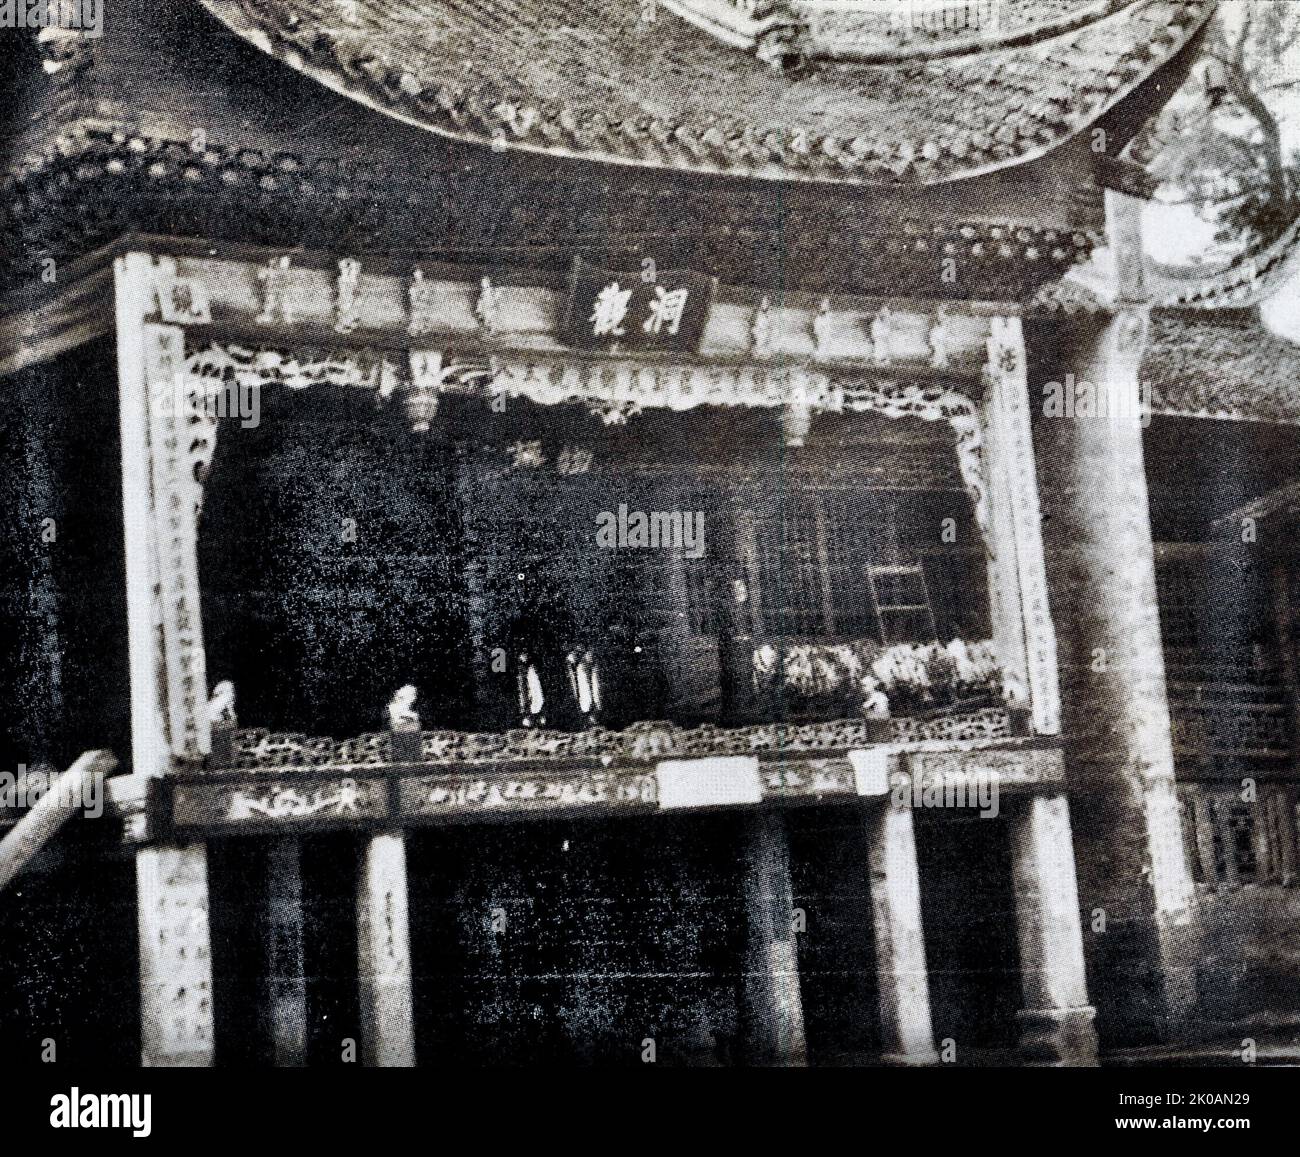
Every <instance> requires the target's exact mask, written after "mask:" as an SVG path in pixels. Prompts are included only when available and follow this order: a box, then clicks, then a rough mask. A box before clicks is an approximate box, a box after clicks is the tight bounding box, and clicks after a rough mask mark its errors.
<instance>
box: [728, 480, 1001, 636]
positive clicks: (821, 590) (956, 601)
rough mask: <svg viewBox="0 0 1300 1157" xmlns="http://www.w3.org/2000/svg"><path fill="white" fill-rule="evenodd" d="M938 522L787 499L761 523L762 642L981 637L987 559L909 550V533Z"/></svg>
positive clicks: (806, 493) (838, 501) (892, 503)
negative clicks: (979, 592) (980, 593)
mask: <svg viewBox="0 0 1300 1157" xmlns="http://www.w3.org/2000/svg"><path fill="white" fill-rule="evenodd" d="M932 521H933V519H932V518H930V517H929V516H922V515H921V514H920V513H919V512H918V511H916V510H914V509H912V508H911V507H910V506H909V505H908V504H907V503H906V502H905V501H904V500H902V499H900V498H899V497H898V496H886V495H874V496H872V497H871V498H870V499H864V498H863V497H862V496H861V495H860V494H854V493H852V492H845V491H834V490H830V491H824V492H823V491H815V490H803V491H800V492H797V493H792V494H790V495H787V496H786V497H784V498H783V500H782V503H781V504H780V506H779V507H778V508H777V509H775V510H771V511H768V512H765V515H764V516H762V517H758V518H756V519H755V520H754V523H753V528H754V534H753V539H754V551H755V556H756V560H755V561H756V568H755V569H756V571H757V581H758V586H759V590H758V591H757V592H756V593H757V596H758V605H759V607H760V612H761V620H762V628H763V632H764V633H765V634H767V635H769V636H782V637H787V638H806V639H840V640H847V639H874V640H876V641H879V642H883V643H899V642H928V641H930V640H933V639H935V638H939V637H940V636H941V635H942V636H944V637H948V636H952V635H959V634H963V633H965V632H967V631H971V632H973V633H979V628H978V627H974V626H973V624H974V623H975V622H976V620H978V619H979V618H981V617H982V610H983V608H982V604H981V603H980V601H979V600H978V599H976V598H974V597H973V596H972V591H971V588H972V587H975V588H978V589H982V583H983V571H982V557H980V556H978V555H975V554H971V553H968V552H966V551H965V550H958V549H948V550H940V549H936V548H935V547H934V546H933V545H927V546H924V547H922V546H921V545H919V544H918V543H916V542H909V541H907V537H906V535H905V534H904V533H903V528H904V527H915V526H929V525H930V523H931V522H932ZM963 597H964V599H965V600H966V603H965V604H963V603H962V602H961V600H962V598H963Z"/></svg>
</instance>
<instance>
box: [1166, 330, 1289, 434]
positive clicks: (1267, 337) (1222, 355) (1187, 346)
mask: <svg viewBox="0 0 1300 1157" xmlns="http://www.w3.org/2000/svg"><path fill="white" fill-rule="evenodd" d="M1142 378H1143V380H1144V381H1145V382H1148V383H1149V384H1150V386H1151V391H1152V406H1153V408H1154V410H1155V412H1156V413H1158V414H1169V415H1178V416H1182V417H1197V418H1230V419H1236V420H1239V421H1247V422H1284V423H1288V424H1295V423H1300V346H1298V345H1296V344H1295V343H1294V342H1291V341H1288V340H1287V339H1285V338H1281V337H1278V336H1277V335H1276V334H1273V333H1271V332H1269V330H1268V329H1266V328H1265V327H1264V325H1263V323H1262V322H1261V321H1260V320H1259V318H1258V317H1257V316H1256V314H1255V313H1254V311H1251V310H1243V311H1232V312H1227V311H1225V312H1224V313H1222V314H1218V315H1208V314H1205V313H1201V312H1191V311H1179V310H1157V311H1155V312H1154V313H1153V314H1152V315H1151V339H1150V345H1149V346H1148V348H1147V352H1146V355H1145V358H1144V360H1143V363H1142Z"/></svg>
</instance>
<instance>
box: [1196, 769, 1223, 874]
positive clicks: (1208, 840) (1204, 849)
mask: <svg viewBox="0 0 1300 1157" xmlns="http://www.w3.org/2000/svg"><path fill="white" fill-rule="evenodd" d="M1191 791H1192V816H1193V822H1194V823H1195V825H1196V855H1197V858H1198V859H1199V860H1200V862H1201V879H1203V880H1204V881H1205V883H1206V884H1207V885H1208V886H1209V887H1211V888H1217V887H1218V886H1219V883H1220V880H1219V869H1218V865H1217V864H1216V863H1215V861H1214V809H1213V807H1212V806H1211V804H1210V801H1209V800H1208V799H1207V798H1206V795H1205V789H1204V788H1203V787H1202V786H1201V785H1200V784H1193V785H1192V788H1191Z"/></svg>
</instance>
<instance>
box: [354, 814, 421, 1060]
mask: <svg viewBox="0 0 1300 1157" xmlns="http://www.w3.org/2000/svg"><path fill="white" fill-rule="evenodd" d="M357 955H358V967H357V974H358V979H359V982H360V989H361V1059H362V1063H363V1064H366V1065H370V1066H372V1067H376V1068H410V1067H412V1066H413V1065H414V1064H415V1028H414V1023H413V1017H414V1011H413V1008H412V1003H411V944H410V932H409V927H408V917H407V893H406V839H405V837H404V836H403V835H402V834H401V833H400V832H386V833H384V834H383V835H377V836H373V837H371V838H370V840H369V842H368V843H367V844H366V847H365V850H364V851H363V853H362V859H361V873H360V878H359V880H358V882H357Z"/></svg>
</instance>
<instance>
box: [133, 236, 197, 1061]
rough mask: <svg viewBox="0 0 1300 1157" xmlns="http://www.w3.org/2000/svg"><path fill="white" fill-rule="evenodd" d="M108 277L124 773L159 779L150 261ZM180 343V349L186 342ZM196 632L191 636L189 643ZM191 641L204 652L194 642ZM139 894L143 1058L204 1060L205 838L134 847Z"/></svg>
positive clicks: (161, 682)
mask: <svg viewBox="0 0 1300 1157" xmlns="http://www.w3.org/2000/svg"><path fill="white" fill-rule="evenodd" d="M113 274H114V309H115V315H116V338H117V376H118V382H117V384H118V423H119V434H120V438H121V460H122V519H123V525H124V528H125V545H126V610H127V636H128V641H129V648H130V660H129V667H128V670H129V677H130V685H131V770H132V772H133V774H134V775H136V776H145V777H156V776H161V775H165V774H166V773H167V771H168V769H169V767H170V762H171V738H170V735H169V729H168V720H167V717H166V716H165V714H164V711H163V706H162V705H163V704H164V703H168V702H169V701H170V700H171V696H170V693H169V688H168V683H167V676H166V671H167V666H166V660H165V656H164V653H163V652H164V648H163V630H162V621H161V606H160V603H161V599H160V597H159V595H158V587H159V584H160V582H161V576H160V565H159V555H158V542H159V529H158V523H157V518H156V511H155V505H154V486H155V482H154V476H153V453H152V447H151V443H150V425H151V422H150V419H151V413H150V397H149V372H148V365H147V363H148V361H149V357H148V354H147V350H146V342H145V318H146V317H147V316H148V315H149V314H150V313H151V312H152V311H153V309H154V300H153V299H154V291H153V262H152V261H151V259H150V258H149V256H148V255H147V254H143V253H129V254H126V255H125V256H122V257H119V258H118V259H117V260H116V261H115V262H114V265H113ZM177 332H179V331H177ZM172 336H173V337H174V336H175V335H174V334H173V335H172ZM180 349H181V352H182V354H183V350H184V345H183V339H182V341H181V343H180ZM193 638H194V637H193V636H190V641H192V640H193ZM197 645H198V647H199V649H200V650H201V647H202V643H201V640H199V641H198V644H197ZM136 894H137V920H138V928H139V941H140V1037H141V1053H142V1057H141V1063H142V1064H144V1065H146V1066H169V1065H177V1066H191V1065H210V1064H211V1063H212V1056H213V1036H214V1030H213V1010H212V961H211V946H210V944H209V935H208V864H207V850H206V848H205V847H204V846H203V845H202V844H191V845H188V846H185V847H146V848H141V849H140V850H139V851H137V852H136Z"/></svg>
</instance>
